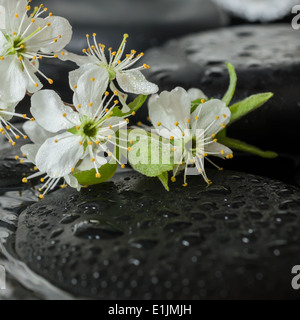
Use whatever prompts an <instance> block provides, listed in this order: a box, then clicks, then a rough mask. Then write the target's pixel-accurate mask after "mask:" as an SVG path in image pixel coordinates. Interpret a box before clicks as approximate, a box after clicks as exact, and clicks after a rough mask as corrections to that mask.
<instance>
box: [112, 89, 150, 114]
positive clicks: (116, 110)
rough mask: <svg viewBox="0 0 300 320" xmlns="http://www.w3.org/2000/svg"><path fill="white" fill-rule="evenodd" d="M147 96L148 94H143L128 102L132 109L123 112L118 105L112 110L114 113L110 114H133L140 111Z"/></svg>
mask: <svg viewBox="0 0 300 320" xmlns="http://www.w3.org/2000/svg"><path fill="white" fill-rule="evenodd" d="M147 98H148V96H145V95H142V94H141V95H139V96H138V97H137V98H135V99H134V100H133V101H132V102H131V103H129V104H128V107H129V109H130V111H128V112H125V113H123V112H122V111H121V110H120V109H119V108H118V107H116V108H114V109H113V110H112V113H111V114H110V115H111V116H112V117H124V116H125V117H126V116H129V115H130V114H132V112H136V111H138V110H139V109H140V108H141V107H142V106H143V104H144V103H145V101H146V100H147Z"/></svg>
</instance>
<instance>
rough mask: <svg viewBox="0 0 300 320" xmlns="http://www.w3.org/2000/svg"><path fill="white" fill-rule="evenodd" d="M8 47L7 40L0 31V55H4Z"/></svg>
mask: <svg viewBox="0 0 300 320" xmlns="http://www.w3.org/2000/svg"><path fill="white" fill-rule="evenodd" d="M9 47H10V44H9V42H8V41H7V39H6V38H5V36H4V34H3V33H2V32H1V31H0V56H3V55H5V53H6V51H7V49H8V48H9Z"/></svg>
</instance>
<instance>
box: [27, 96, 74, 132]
mask: <svg viewBox="0 0 300 320" xmlns="http://www.w3.org/2000/svg"><path fill="white" fill-rule="evenodd" d="M30 110H31V113H32V115H33V116H34V117H35V119H36V121H37V122H38V124H39V125H40V126H42V127H43V128H44V129H45V130H47V131H49V132H58V131H60V130H67V129H70V128H72V127H75V126H76V125H78V124H80V121H79V115H78V113H77V112H75V111H73V110H72V109H71V108H70V107H67V106H65V105H64V104H63V102H62V101H61V99H60V97H59V96H58V94H57V93H55V92H54V91H52V90H43V91H39V92H37V93H35V94H34V95H33V96H32V98H31V109H30ZM64 115H65V116H64Z"/></svg>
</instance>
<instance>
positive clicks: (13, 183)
mask: <svg viewBox="0 0 300 320" xmlns="http://www.w3.org/2000/svg"><path fill="white" fill-rule="evenodd" d="M0 139H2V138H0ZM25 143H26V141H22V142H21V143H19V145H18V146H17V147H14V148H13V147H11V146H10V145H9V144H8V143H7V142H6V140H4V139H3V140H0V194H2V193H4V192H5V191H8V190H11V189H18V190H19V189H22V187H23V184H22V178H24V177H25V176H28V175H29V174H31V172H32V167H33V166H32V165H29V164H21V163H20V161H19V160H16V159H15V156H21V152H20V150H19V147H20V145H22V144H25ZM20 187H21V188H20Z"/></svg>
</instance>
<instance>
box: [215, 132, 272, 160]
mask: <svg viewBox="0 0 300 320" xmlns="http://www.w3.org/2000/svg"><path fill="white" fill-rule="evenodd" d="M218 138H219V142H220V143H221V144H224V145H225V146H227V147H228V148H230V149H235V150H240V151H244V152H248V153H251V154H255V155H257V156H260V157H262V158H267V159H274V158H276V157H278V154H277V153H275V152H272V151H263V150H261V149H259V148H257V147H254V146H251V145H250V144H247V143H245V142H242V141H239V140H236V139H232V138H228V137H219V136H218Z"/></svg>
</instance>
